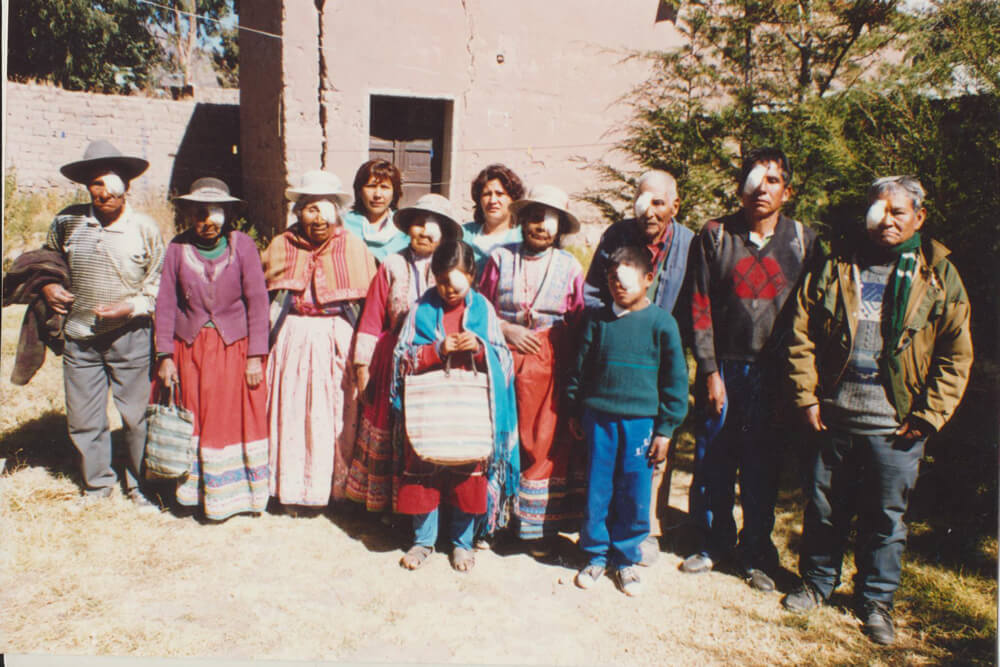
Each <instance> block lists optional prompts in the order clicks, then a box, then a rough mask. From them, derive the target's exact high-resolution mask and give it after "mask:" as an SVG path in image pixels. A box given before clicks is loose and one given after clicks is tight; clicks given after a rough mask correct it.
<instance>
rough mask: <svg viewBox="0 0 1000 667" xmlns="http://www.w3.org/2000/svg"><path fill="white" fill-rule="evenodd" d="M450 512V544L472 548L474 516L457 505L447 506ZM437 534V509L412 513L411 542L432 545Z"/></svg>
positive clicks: (461, 547)
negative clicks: (422, 512) (423, 512)
mask: <svg viewBox="0 0 1000 667" xmlns="http://www.w3.org/2000/svg"><path fill="white" fill-rule="evenodd" d="M448 509H449V511H450V512H451V520H450V521H449V533H450V534H449V537H450V538H451V544H452V546H455V547H458V548H460V549H467V550H469V549H472V537H473V535H474V534H475V527H476V516H477V515H475V514H466V513H465V512H463V511H462V510H460V509H458V508H457V507H450V508H448ZM437 536H438V510H437V509H435V510H433V511H431V512H428V513H427V514H414V515H413V543H414V544H415V545H419V546H422V547H433V546H434V544H435V543H436V542H437Z"/></svg>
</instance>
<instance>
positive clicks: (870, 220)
mask: <svg viewBox="0 0 1000 667" xmlns="http://www.w3.org/2000/svg"><path fill="white" fill-rule="evenodd" d="M884 218H885V200H884V199H879V200H878V201H877V202H875V203H874V204H872V205H871V206H869V207H868V215H866V216H865V223H866V224H867V225H868V228H869V229H871V228H873V227H878V226H879V225H880V224H882V220H883V219H884Z"/></svg>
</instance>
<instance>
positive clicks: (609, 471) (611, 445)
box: [566, 246, 688, 596]
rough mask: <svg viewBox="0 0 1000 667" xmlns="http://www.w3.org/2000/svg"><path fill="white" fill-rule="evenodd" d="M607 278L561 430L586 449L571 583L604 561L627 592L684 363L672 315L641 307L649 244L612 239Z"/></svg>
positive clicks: (585, 582)
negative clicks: (606, 295)
mask: <svg viewBox="0 0 1000 667" xmlns="http://www.w3.org/2000/svg"><path fill="white" fill-rule="evenodd" d="M607 280H608V289H609V291H610V292H611V297H612V298H613V299H614V303H613V304H611V305H610V307H605V308H602V309H601V310H596V311H592V312H591V313H590V315H589V318H588V320H587V322H586V324H585V325H584V328H583V336H582V339H581V342H580V350H579V354H578V355H577V360H576V364H575V366H574V368H573V369H572V370H571V373H570V377H569V379H568V381H567V388H566V398H567V399H568V406H569V408H570V413H571V414H573V415H574V416H573V417H571V418H570V423H569V427H570V430H571V431H572V432H573V435H574V436H575V437H576V438H578V439H583V438H584V437H586V439H587V445H588V451H589V460H588V464H587V507H586V513H585V516H584V521H583V528H582V530H581V531H580V547H581V548H582V549H583V551H584V553H586V554H587V555H588V556H589V557H590V561H589V563H588V564H587V566H586V567H584V568H583V569H582V570H580V572H579V573H577V575H576V585H577V586H579V587H580V588H583V589H588V588H590V587H591V586H593V585H594V584H595V583H596V582H597V580H598V579H600V578H601V577H602V576H603V575H604V570H605V568H606V567H608V565H609V562H610V565H611V566H612V567H614V568H615V578H616V580H617V583H618V586H619V587H620V588H621V590H622V591H623V592H624V593H625V594H626V595H630V596H631V595H638V594H639V592H640V589H641V584H640V581H639V575H638V572H637V568H636V567H635V566H636V564H637V563H638V562H639V561H640V560H641V554H640V551H639V545H640V544H642V541H643V540H644V539H646V537H647V536H648V535H649V502H650V485H651V484H652V479H653V467H654V466H655V465H656V464H657V463H659V462H661V461H663V460H664V459H665V458H666V455H667V449H668V448H669V446H670V437H671V436H672V435H673V432H674V429H675V428H677V426H679V425H680V423H681V421H682V420H683V419H684V415H685V414H686V413H687V403H688V381H687V378H688V372H687V364H686V363H685V360H684V352H683V350H682V348H681V338H680V334H679V332H678V329H677V322H676V321H674V318H673V316H671V315H670V313H668V312H667V311H665V310H663V309H662V308H650V307H649V306H650V301H649V298H648V297H647V292H648V291H649V287H650V285H651V284H652V283H653V267H652V264H651V259H650V256H649V252H648V251H647V250H646V249H645V248H640V247H637V246H623V247H621V248H619V249H618V250H616V251H615V252H614V253H613V254H612V255H611V257H610V258H609V263H608V272H607ZM581 417H582V424H581ZM609 552H610V553H609Z"/></svg>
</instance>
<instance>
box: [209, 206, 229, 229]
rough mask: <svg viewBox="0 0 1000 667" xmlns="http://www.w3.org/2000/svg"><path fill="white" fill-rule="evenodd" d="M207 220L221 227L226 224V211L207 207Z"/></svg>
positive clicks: (219, 207)
mask: <svg viewBox="0 0 1000 667" xmlns="http://www.w3.org/2000/svg"><path fill="white" fill-rule="evenodd" d="M208 219H209V220H210V221H212V222H214V223H215V224H217V225H218V226H219V227H221V226H222V225H224V224H225V223H226V209H224V208H222V207H221V206H209V207H208Z"/></svg>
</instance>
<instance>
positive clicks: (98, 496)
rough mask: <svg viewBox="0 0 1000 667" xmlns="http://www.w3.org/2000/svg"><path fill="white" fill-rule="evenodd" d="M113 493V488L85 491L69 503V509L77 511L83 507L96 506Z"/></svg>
mask: <svg viewBox="0 0 1000 667" xmlns="http://www.w3.org/2000/svg"><path fill="white" fill-rule="evenodd" d="M112 493H113V490H112V489H111V488H106V489H99V490H97V491H89V492H88V491H85V492H84V493H83V495H82V496H79V497H77V498H75V499H73V501H72V502H71V503H70V505H69V510H70V511H71V512H74V513H75V512H79V511H80V510H83V509H87V508H90V507H94V506H96V505H97V504H98V503H100V502H102V501H104V500H107V499H108V498H110V497H111V494H112Z"/></svg>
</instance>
